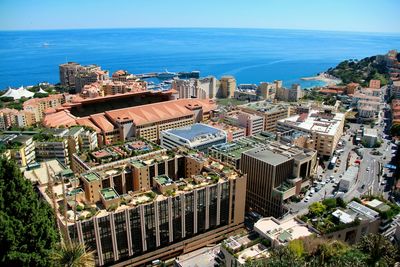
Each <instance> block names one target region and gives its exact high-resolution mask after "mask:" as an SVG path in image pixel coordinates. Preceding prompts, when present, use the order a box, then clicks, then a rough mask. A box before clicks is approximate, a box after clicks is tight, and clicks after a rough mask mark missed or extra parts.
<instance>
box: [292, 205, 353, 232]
mask: <svg viewBox="0 0 400 267" xmlns="http://www.w3.org/2000/svg"><path fill="white" fill-rule="evenodd" d="M338 208H342V209H345V208H346V203H345V202H344V201H343V199H341V198H337V199H336V198H327V199H324V200H323V201H322V202H314V203H312V204H311V205H310V206H309V208H308V210H309V212H308V214H306V215H303V216H301V217H300V219H301V220H302V221H304V222H306V223H308V224H311V225H312V226H313V227H314V228H315V229H317V230H318V231H320V232H321V233H322V234H328V233H333V232H336V231H339V230H342V229H345V228H348V227H352V226H356V225H358V224H359V223H360V221H359V220H358V219H355V220H354V221H353V222H350V223H342V222H340V221H339V220H338V219H337V218H335V217H334V216H333V215H332V213H333V212H334V211H335V210H336V209H338Z"/></svg>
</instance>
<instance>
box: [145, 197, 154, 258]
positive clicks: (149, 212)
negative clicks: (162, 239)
mask: <svg viewBox="0 0 400 267" xmlns="http://www.w3.org/2000/svg"><path fill="white" fill-rule="evenodd" d="M144 221H145V229H146V244H147V251H152V250H154V249H155V248H156V224H155V215H154V205H153V204H150V205H145V206H144Z"/></svg>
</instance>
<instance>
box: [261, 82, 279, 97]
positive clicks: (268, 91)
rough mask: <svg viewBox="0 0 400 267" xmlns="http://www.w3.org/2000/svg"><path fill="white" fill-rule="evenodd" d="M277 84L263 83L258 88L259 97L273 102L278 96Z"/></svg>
mask: <svg viewBox="0 0 400 267" xmlns="http://www.w3.org/2000/svg"><path fill="white" fill-rule="evenodd" d="M276 89H277V88H276V83H268V82H261V83H260V85H259V86H258V88H257V95H259V96H260V97H262V98H263V99H264V100H273V99H275V96H276Z"/></svg>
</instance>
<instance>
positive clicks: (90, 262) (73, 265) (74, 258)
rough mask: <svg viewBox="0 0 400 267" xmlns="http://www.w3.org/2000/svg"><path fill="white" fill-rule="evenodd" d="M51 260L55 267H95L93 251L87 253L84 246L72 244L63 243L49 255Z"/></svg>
mask: <svg viewBox="0 0 400 267" xmlns="http://www.w3.org/2000/svg"><path fill="white" fill-rule="evenodd" d="M51 259H52V261H53V262H54V264H55V266H65V267H67V266H68V267H91V266H95V261H94V251H90V252H87V251H86V248H85V245H83V244H79V243H73V242H67V243H64V242H63V243H62V244H61V245H60V246H59V248H58V249H57V250H55V251H54V252H53V253H52V254H51Z"/></svg>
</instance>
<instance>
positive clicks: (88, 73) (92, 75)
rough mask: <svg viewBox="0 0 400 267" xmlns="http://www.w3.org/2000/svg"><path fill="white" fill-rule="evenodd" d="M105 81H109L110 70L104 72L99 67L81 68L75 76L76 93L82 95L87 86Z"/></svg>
mask: <svg viewBox="0 0 400 267" xmlns="http://www.w3.org/2000/svg"><path fill="white" fill-rule="evenodd" d="M105 80H109V76H108V70H102V69H101V67H100V66H97V65H88V66H84V67H81V68H79V69H78V73H77V74H76V75H75V92H77V93H80V92H81V91H82V89H83V87H84V86H85V85H87V84H91V83H94V82H99V81H105Z"/></svg>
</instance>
